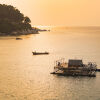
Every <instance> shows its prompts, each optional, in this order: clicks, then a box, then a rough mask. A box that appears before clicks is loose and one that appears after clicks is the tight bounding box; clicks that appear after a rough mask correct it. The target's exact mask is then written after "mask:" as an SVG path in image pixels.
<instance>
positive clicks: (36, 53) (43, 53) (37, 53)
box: [32, 51, 49, 55]
mask: <svg viewBox="0 0 100 100" xmlns="http://www.w3.org/2000/svg"><path fill="white" fill-rule="evenodd" d="M32 53H33V55H47V54H49V52H36V51H35V52H32Z"/></svg>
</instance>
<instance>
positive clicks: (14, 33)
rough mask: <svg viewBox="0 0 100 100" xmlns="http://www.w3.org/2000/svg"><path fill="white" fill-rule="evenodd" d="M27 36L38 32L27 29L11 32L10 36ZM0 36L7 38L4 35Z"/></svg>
mask: <svg viewBox="0 0 100 100" xmlns="http://www.w3.org/2000/svg"><path fill="white" fill-rule="evenodd" d="M29 34H39V31H38V30H36V29H31V30H30V29H28V30H22V31H14V32H11V33H10V34H9V35H10V36H17V35H29ZM0 36H7V34H6V33H0Z"/></svg>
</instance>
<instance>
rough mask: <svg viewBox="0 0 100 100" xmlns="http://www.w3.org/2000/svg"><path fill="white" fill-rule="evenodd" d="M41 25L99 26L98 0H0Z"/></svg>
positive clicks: (99, 1)
mask: <svg viewBox="0 0 100 100" xmlns="http://www.w3.org/2000/svg"><path fill="white" fill-rule="evenodd" d="M0 3H1V4H8V5H9V4H10V5H13V6H15V7H16V8H18V9H19V10H20V11H21V12H22V13H23V14H24V15H25V16H28V17H29V18H30V19H31V24H32V25H33V26H34V25H35V26H36V25H43V26H48V25H49V26H51V25H55V26H100V0H0Z"/></svg>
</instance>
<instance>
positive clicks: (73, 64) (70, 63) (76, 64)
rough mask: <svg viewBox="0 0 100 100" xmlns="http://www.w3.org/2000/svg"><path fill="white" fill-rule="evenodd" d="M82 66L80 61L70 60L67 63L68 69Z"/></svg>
mask: <svg viewBox="0 0 100 100" xmlns="http://www.w3.org/2000/svg"><path fill="white" fill-rule="evenodd" d="M82 65H83V62H82V60H77V59H70V60H69V61H68V67H82Z"/></svg>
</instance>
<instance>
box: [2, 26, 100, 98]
mask: <svg viewBox="0 0 100 100" xmlns="http://www.w3.org/2000/svg"><path fill="white" fill-rule="evenodd" d="M49 28H50V29H51V31H50V32H40V34H36V35H27V36H20V37H22V38H23V40H16V39H15V38H16V37H0V100H100V73H99V72H98V73H97V77H93V78H90V77H63V76H55V75H51V74H50V72H52V71H53V67H54V61H55V60H57V59H61V58H65V60H66V61H67V60H68V59H71V58H77V59H83V61H84V63H87V62H90V61H93V62H96V63H97V65H98V68H100V27H49ZM35 50H36V51H48V52H50V54H49V55H38V56H33V55H32V51H35Z"/></svg>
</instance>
